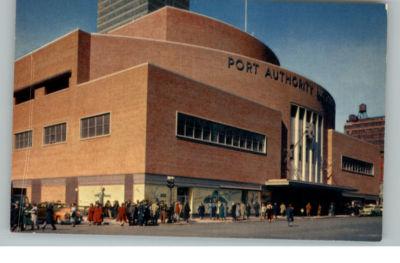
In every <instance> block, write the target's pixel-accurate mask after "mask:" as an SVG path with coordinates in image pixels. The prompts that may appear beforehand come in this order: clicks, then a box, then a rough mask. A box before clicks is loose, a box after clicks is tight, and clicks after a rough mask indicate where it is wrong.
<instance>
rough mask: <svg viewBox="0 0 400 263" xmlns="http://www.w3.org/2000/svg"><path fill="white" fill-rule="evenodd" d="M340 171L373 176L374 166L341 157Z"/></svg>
mask: <svg viewBox="0 0 400 263" xmlns="http://www.w3.org/2000/svg"><path fill="white" fill-rule="evenodd" d="M342 170H344V171H347V172H351V173H358V174H362V175H369V176H373V175H374V165H373V164H372V163H368V162H364V161H360V160H356V159H353V158H350V157H347V156H342Z"/></svg>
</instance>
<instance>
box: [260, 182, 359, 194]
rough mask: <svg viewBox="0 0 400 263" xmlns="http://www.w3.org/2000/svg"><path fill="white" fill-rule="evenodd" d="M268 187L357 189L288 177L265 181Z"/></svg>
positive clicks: (333, 189) (330, 189) (345, 190)
mask: <svg viewBox="0 0 400 263" xmlns="http://www.w3.org/2000/svg"><path fill="white" fill-rule="evenodd" d="M265 185H266V187H267V188H277V187H290V188H294V189H310V190H328V191H338V192H356V191H357V189H355V188H352V187H348V186H339V185H328V184H321V183H312V182H304V181H297V180H288V179H271V180H268V181H266V182H265Z"/></svg>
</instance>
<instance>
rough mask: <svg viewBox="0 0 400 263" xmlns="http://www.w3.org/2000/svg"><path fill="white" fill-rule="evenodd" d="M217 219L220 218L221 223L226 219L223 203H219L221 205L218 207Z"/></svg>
mask: <svg viewBox="0 0 400 263" xmlns="http://www.w3.org/2000/svg"><path fill="white" fill-rule="evenodd" d="M219 218H220V219H221V220H222V221H225V220H226V218H225V205H224V203H222V202H221V205H220V207H219Z"/></svg>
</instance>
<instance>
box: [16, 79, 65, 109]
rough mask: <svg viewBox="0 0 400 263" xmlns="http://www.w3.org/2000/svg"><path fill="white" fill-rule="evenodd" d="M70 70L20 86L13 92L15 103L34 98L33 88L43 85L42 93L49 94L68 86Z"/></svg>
mask: <svg viewBox="0 0 400 263" xmlns="http://www.w3.org/2000/svg"><path fill="white" fill-rule="evenodd" d="M70 78H71V72H70V71H67V72H64V73H61V74H58V75H55V76H52V77H50V78H48V79H45V80H42V81H40V82H37V83H35V84H33V85H31V86H28V87H25V88H22V89H20V90H18V91H15V92H14V103H15V105H17V104H20V103H23V102H26V101H29V100H33V99H35V89H38V88H42V87H44V94H45V95H49V94H51V93H54V92H57V91H59V90H63V89H67V88H68V87H69V79H70Z"/></svg>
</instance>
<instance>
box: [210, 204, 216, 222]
mask: <svg viewBox="0 0 400 263" xmlns="http://www.w3.org/2000/svg"><path fill="white" fill-rule="evenodd" d="M216 216H217V205H216V204H215V203H214V201H212V202H211V219H212V220H215V218H216Z"/></svg>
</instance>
